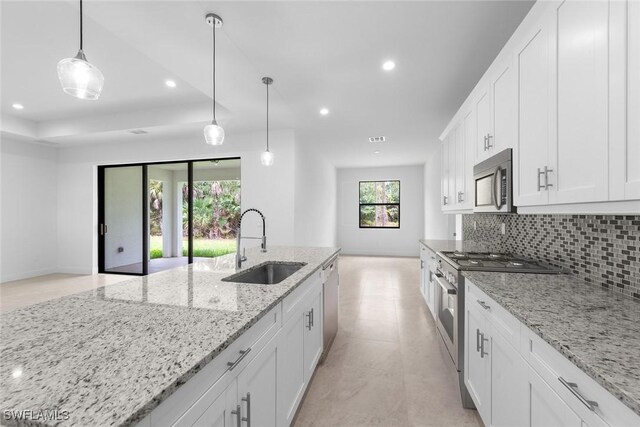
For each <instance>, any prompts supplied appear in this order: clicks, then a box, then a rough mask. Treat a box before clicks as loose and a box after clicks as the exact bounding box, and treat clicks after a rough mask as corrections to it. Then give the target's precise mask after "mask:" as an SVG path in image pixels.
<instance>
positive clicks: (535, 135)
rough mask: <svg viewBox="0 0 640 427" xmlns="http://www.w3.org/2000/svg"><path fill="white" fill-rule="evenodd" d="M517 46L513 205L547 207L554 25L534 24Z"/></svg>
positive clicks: (541, 21) (547, 20)
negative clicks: (545, 175)
mask: <svg viewBox="0 0 640 427" xmlns="http://www.w3.org/2000/svg"><path fill="white" fill-rule="evenodd" d="M536 24H538V25H535V26H534V27H533V28H532V29H531V30H530V32H529V33H527V34H525V35H524V37H523V39H522V43H521V44H520V45H518V46H517V47H516V52H515V56H516V64H517V67H518V94H519V95H518V108H517V111H518V122H519V129H518V145H517V147H516V150H515V151H514V159H513V165H514V173H513V177H514V203H515V205H516V206H531V205H546V204H548V203H549V193H548V192H546V191H540V186H541V185H542V184H543V181H541V180H543V178H542V177H541V171H544V166H545V165H546V164H547V163H548V158H549V144H550V140H551V137H552V132H551V107H552V103H553V101H552V99H553V97H552V82H551V75H552V69H553V67H554V64H555V55H554V49H555V47H554V43H553V37H552V36H551V34H552V31H553V22H552V20H551V19H541V20H539V21H538V22H536Z"/></svg>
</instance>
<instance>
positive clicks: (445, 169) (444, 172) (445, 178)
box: [440, 137, 451, 210]
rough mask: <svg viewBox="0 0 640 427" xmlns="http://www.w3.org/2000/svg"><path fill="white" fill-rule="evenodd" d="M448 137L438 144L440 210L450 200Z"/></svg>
mask: <svg viewBox="0 0 640 427" xmlns="http://www.w3.org/2000/svg"><path fill="white" fill-rule="evenodd" d="M448 142H449V137H446V138H445V139H444V140H442V144H440V147H441V150H442V161H441V163H440V167H441V168H442V169H441V172H440V173H441V184H442V196H441V198H440V203H441V207H442V210H447V209H449V206H448V202H450V201H451V198H450V197H449V196H450V195H449V177H450V174H449V144H448Z"/></svg>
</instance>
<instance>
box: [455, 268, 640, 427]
mask: <svg viewBox="0 0 640 427" xmlns="http://www.w3.org/2000/svg"><path fill="white" fill-rule="evenodd" d="M465 315H466V319H465V322H466V324H465V362H464V363H465V365H464V366H465V372H464V376H465V384H466V386H467V389H468V390H469V393H470V394H471V398H472V399H473V401H474V403H475V404H476V407H477V409H478V412H479V414H480V417H481V418H482V421H483V422H484V424H485V425H486V426H496V427H500V426H509V427H510V426H527V427H536V426H539V427H548V426H563V427H565V426H576V427H585V426H589V427H605V426H625V427H626V426H637V425H640V417H639V416H638V415H637V414H635V413H634V412H633V411H631V409H629V408H628V407H627V406H625V405H624V404H622V403H621V402H620V401H618V400H617V399H616V398H615V397H614V396H613V395H612V394H611V393H609V392H608V391H606V390H605V389H604V388H602V386H600V385H599V384H598V383H596V382H595V381H594V380H593V379H592V378H591V377H589V376H588V375H587V374H585V373H584V372H583V371H581V370H580V369H579V368H578V367H577V366H575V365H574V364H573V363H571V362H570V361H569V360H568V359H566V358H565V357H564V356H563V355H561V354H560V353H559V352H558V351H557V350H555V349H554V348H553V347H551V346H550V345H549V344H548V343H547V342H545V341H544V340H543V339H541V338H540V337H539V336H537V335H536V334H535V333H534V332H533V331H531V330H529V329H528V328H527V327H526V326H525V325H524V324H522V323H520V322H519V321H518V320H517V319H516V318H515V317H513V316H512V315H511V314H510V313H508V312H507V311H506V310H505V309H504V308H502V307H500V306H499V305H498V304H497V303H496V302H495V301H494V300H492V299H491V298H489V297H488V296H487V295H486V294H485V293H484V292H482V291H481V290H480V289H479V288H478V287H477V286H475V285H474V284H473V283H472V282H471V281H469V280H467V281H466V294H465ZM515 325H519V328H516V327H515Z"/></svg>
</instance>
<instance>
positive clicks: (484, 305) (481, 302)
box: [477, 300, 491, 310]
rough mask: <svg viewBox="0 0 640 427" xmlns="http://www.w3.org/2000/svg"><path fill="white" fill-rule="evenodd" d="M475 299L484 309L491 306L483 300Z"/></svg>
mask: <svg viewBox="0 0 640 427" xmlns="http://www.w3.org/2000/svg"><path fill="white" fill-rule="evenodd" d="M477 301H478V304H480V306H481V307H482V308H484V309H485V310H489V309H490V308H491V306H489V305H487V304H486V303H485V302H484V301H480V300H477Z"/></svg>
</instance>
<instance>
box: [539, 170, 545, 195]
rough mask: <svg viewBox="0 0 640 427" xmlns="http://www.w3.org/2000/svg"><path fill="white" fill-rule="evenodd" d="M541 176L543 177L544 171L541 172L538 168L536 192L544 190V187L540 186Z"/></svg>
mask: <svg viewBox="0 0 640 427" xmlns="http://www.w3.org/2000/svg"><path fill="white" fill-rule="evenodd" d="M541 175H544V171H541V170H540V168H538V191H540V190H544V189H545V186H544V185H541V184H540V176H541Z"/></svg>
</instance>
